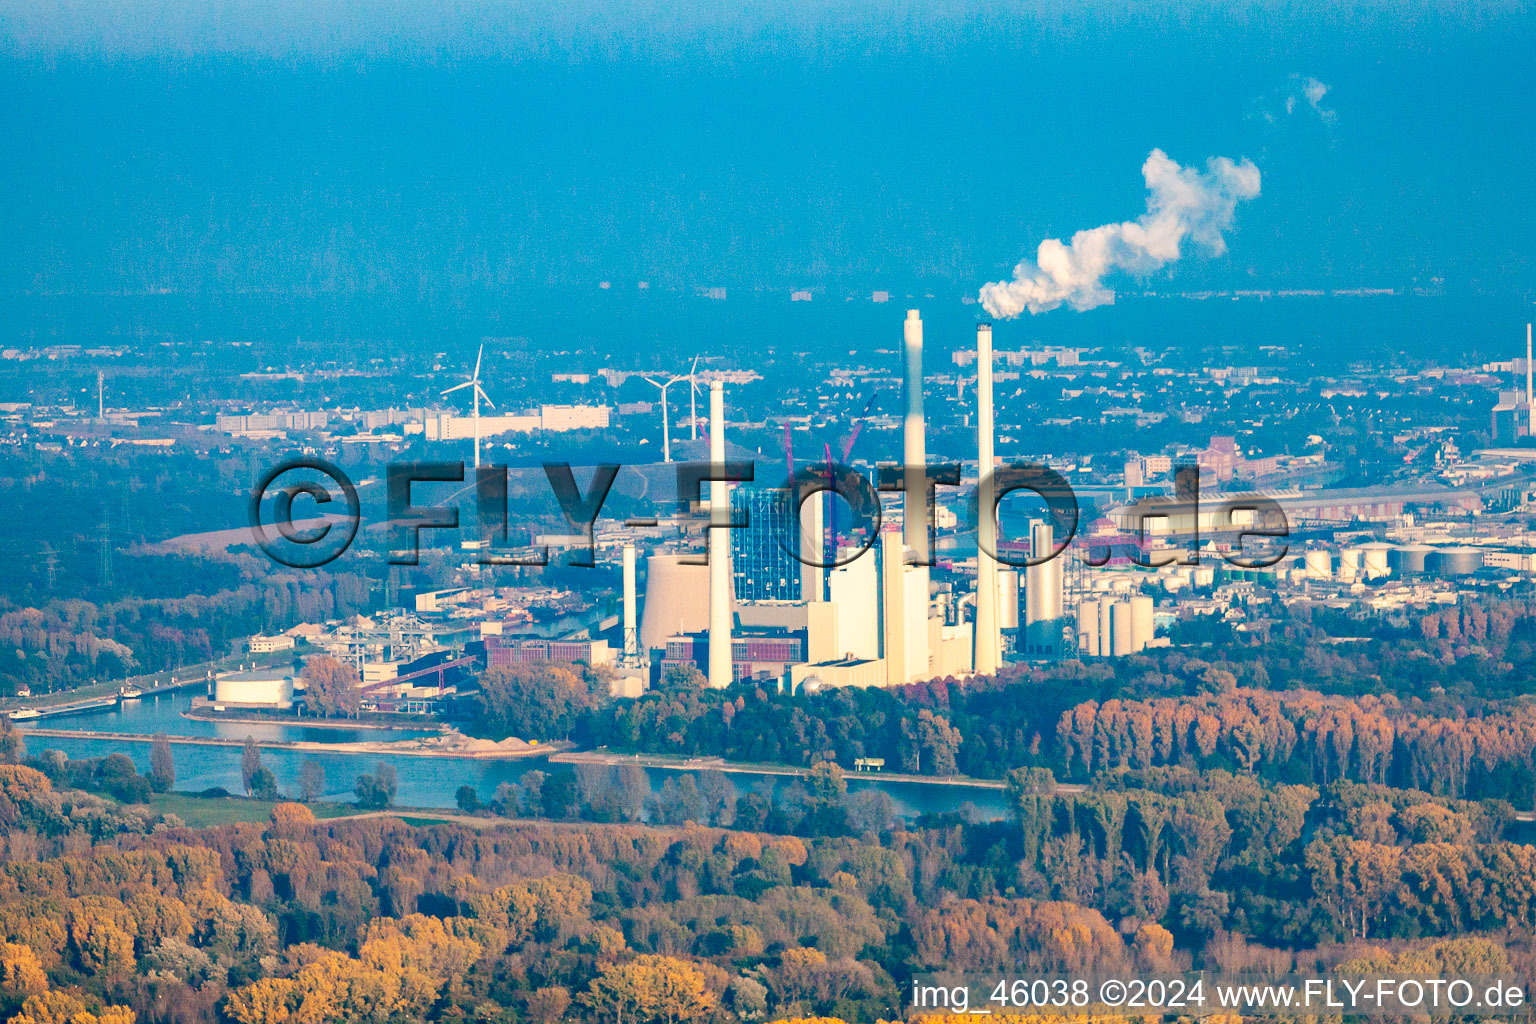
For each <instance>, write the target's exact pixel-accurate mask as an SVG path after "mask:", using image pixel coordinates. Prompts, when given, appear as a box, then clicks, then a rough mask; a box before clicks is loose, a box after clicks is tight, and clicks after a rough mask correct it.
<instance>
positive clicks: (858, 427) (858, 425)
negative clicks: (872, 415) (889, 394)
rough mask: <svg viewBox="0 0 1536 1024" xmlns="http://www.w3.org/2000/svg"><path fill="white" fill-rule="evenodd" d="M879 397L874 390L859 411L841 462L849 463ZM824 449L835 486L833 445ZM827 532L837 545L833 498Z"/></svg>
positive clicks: (830, 504)
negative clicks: (870, 411) (862, 409)
mask: <svg viewBox="0 0 1536 1024" xmlns="http://www.w3.org/2000/svg"><path fill="white" fill-rule="evenodd" d="M878 397H880V392H878V391H875V392H872V393H871V394H870V396H869V401H867V402H865V403H864V411H863V412H861V413H859V415H858V416H856V417H854V421H853V429H852V430H850V431H848V437H847V438H846V439H845V440H844V441H843V451H842V456H843V457H842V459H841V462H842V464H843V465H845V466H846V465H847V464H848V456H849V455H850V454H852V452H853V446H854V443H855V442H857V441H858V439H859V432H860V431H862V430H863V429H864V422H865V419H866V418H867V417H868V416H869V410H870V409H872V408H874V405H875V399H876V398H878ZM823 449H824V451H825V452H826V457H827V486H828V487H833V483H834V481H833V478H832V446H831V445H830V444H826V445H823ZM827 532H828V533H829V534H831V536H832V544H833V546H834V547H835V546H836V544H837V502H835V501H831V500H829V501H828V502H827Z"/></svg>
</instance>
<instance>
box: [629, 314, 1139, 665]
mask: <svg viewBox="0 0 1536 1024" xmlns="http://www.w3.org/2000/svg"><path fill="white" fill-rule="evenodd" d="M902 341H903V345H902V370H903V388H902V390H903V396H904V403H903V404H904V409H903V414H902V422H901V426H902V471H903V476H902V481H901V485H900V496H899V506H900V516H901V525H900V527H897V526H895V525H894V524H892V525H887V526H886V527H884V528H882V529H881V530H880V531H879V532H878V533H877V535H875V536H874V537H872V538H870V539H869V540H868V541H867V542H866V543H867V546H866V547H865V548H864V549H863V550H861V551H856V550H854V549H849V548H847V547H843V548H842V549H840V550H836V551H835V552H833V553H834V554H835V555H836V558H835V559H830V560H829V559H827V558H826V554H827V552H828V547H829V544H828V537H827V535H826V532H825V527H826V521H827V518H828V517H827V516H826V515H824V508H825V507H826V502H827V501H828V500H829V496H828V495H826V494H822V493H817V494H814V495H812V496H811V497H810V498H808V499H807V500H806V501H805V502H804V503H803V504H802V505H801V506H800V508H799V515H798V518H796V517H795V515H794V513H793V510H792V509H788V510H787V509H786V507H785V506H784V505H783V503H782V502H781V501H778V502H776V501H774V500H773V499H775V498H776V496H775V495H774V494H773V493H772V492H771V491H769V490H766V489H761V488H755V487H753V486H746V485H744V486H743V487H741V488H733V487H732V486H731V485H730V484H728V483H726V482H723V481H717V480H712V481H710V482H709V483H708V488H709V490H708V507H709V512H710V517H711V522H712V523H725V522H726V521H728V517H730V516H731V514H732V509H733V508H734V509H735V511H736V513H737V515H738V517H740V516H741V515H745V516H746V518H747V526H746V528H745V529H740V530H737V529H727V528H725V527H724V526H714V525H712V526H711V527H710V528H709V529H708V530H706V546H707V549H708V559H707V565H706V564H705V563H704V562H703V561H700V562H698V564H693V563H694V561H695V559H696V557H697V556H692V557H690V556H687V555H685V554H683V553H681V552H678V553H669V552H664V551H659V552H656V553H653V554H652V555H651V556H650V557H649V558H647V559H646V576H647V579H646V583H645V595H646V600H645V606H644V612H643V616H642V617H641V618H640V620H639V624H638V627H636V626H635V625H634V622H635V616H634V610H633V608H632V607H631V605H632V599H633V594H632V589H631V588H632V587H633V586H634V581H633V578H632V577H633V571H634V555H633V552H632V549H629V550H626V553H625V588H626V593H625V605H624V615H625V618H624V630H625V633H624V636H625V644H624V656H623V659H622V660H623V661H624V662H625V663H635V664H639V665H643V666H650V665H651V664H653V663H654V662H655V661H656V659H657V657H658V656H659V658H660V664H661V666H662V667H663V669H669V667H671V666H694V667H697V668H698V669H700V670H702V672H703V674H704V676H705V678H706V680H707V683H708V685H709V686H711V687H717V688H718V687H725V686H729V685H731V684H732V683H733V682H735V681H736V680H737V679H743V678H753V677H757V678H761V677H762V675H761V674H762V673H763V672H767V673H768V675H769V677H770V678H771V677H772V676H773V675H775V674H777V673H778V672H779V671H780V670H782V676H781V677H780V681H781V682H783V681H784V679H787V681H788V683H789V685H790V686H791V687H794V688H800V687H807V688H810V689H815V688H818V687H826V686H895V685H902V684H905V683H910V682H914V681H920V680H924V679H931V678H943V677H945V676H960V677H963V676H967V675H970V674H972V673H981V674H995V673H996V672H997V671H998V670H999V669H1000V668H1001V667H1002V665H1003V662H1004V659H1005V657H1007V656H1008V655H1009V654H1010V653H1011V654H1012V655H1013V656H1022V657H1024V658H1026V659H1030V660H1051V659H1058V658H1065V657H1069V656H1073V655H1074V654H1075V655H1076V656H1079V657H1113V656H1117V655H1125V654H1130V653H1134V652H1135V651H1139V650H1142V649H1144V648H1145V647H1146V646H1147V645H1148V644H1149V643H1152V642H1153V639H1154V637H1153V603H1152V599H1151V598H1148V597H1142V596H1127V597H1125V598H1123V599H1119V600H1112V599H1106V600H1099V599H1096V598H1095V599H1090V600H1082V601H1078V602H1077V603H1075V604H1074V605H1073V613H1074V614H1073V615H1071V616H1069V615H1068V614H1066V612H1064V606H1065V605H1066V601H1067V595H1066V586H1065V579H1064V576H1065V574H1064V564H1065V558H1064V557H1062V556H1060V555H1059V554H1058V553H1057V552H1056V550H1055V548H1056V531H1055V526H1054V524H1053V523H1052V522H1049V521H1035V522H1032V523H1031V524H1030V529H1029V551H1030V562H1032V563H1034V564H1030V565H1028V566H1027V567H1026V568H1023V569H1019V568H1014V567H1012V566H1004V565H1000V564H999V551H998V547H999V544H1000V543H1001V542H1002V536H1001V534H1002V530H1001V529H1000V524H999V521H998V519H999V516H998V512H999V508H998V501H997V490H996V485H995V483H994V480H993V471H994V469H995V464H996V462H997V458H996V452H995V433H996V411H995V404H994V394H993V388H994V372H993V364H994V355H995V353H994V350H993V344H992V326H991V325H990V324H979V325H978V326H977V328H976V340H975V361H976V390H975V395H976V397H975V408H976V424H975V425H976V465H977V492H976V502H977V504H976V508H977V513H976V548H977V550H976V574H975V584H974V590H973V591H972V590H970V589H969V588H964V589H961V590H958V591H957V590H956V589H955V583H954V582H953V580H952V577H948V576H947V575H946V578H945V579H944V580H943V581H942V582H939V583H938V584H935V582H934V579H933V578H932V573H931V571H930V568H929V564H928V563H930V562H932V561H933V557H932V556H933V554H934V552H933V551H932V550H930V545H931V540H932V538H931V537H930V509H929V508H928V478H929V472H928V469H927V442H926V426H927V425H926V420H925V418H924V412H923V320H922V316H921V314H920V311H918V310H916V309H912V310H908V311H907V313H906V317H905V320H904V321H903V324H902ZM683 379H686V378H683ZM724 406H725V397H724V391H723V385H722V383H721V382H720V381H718V380H715V381H712V382H711V383H710V385H709V420H708V424H709V459H710V463H711V464H712V465H713V466H714V467H716V468H717V469H719V468H722V467H723V466H724V463H725V460H726V438H725V408H724ZM787 438H788V433H787V431H786V450H787V449H788V441H787ZM665 448H666V446H665V435H664V445H663V457H665V456H666V455H667V454H669V453H668V452H666V450H665ZM790 468H791V473H793V460H792V458H791V466H790ZM894 504H896V502H893V505H894ZM892 511H894V508H893V509H892ZM786 512H787V514H786ZM738 521H739V518H738ZM749 531H758V532H761V533H762V534H763V536H758V535H757V534H756V533H753V534H752V535H750V536H749V535H748V533H749ZM781 534H782V535H783V536H782V537H781V536H780V535H781ZM832 542H833V544H836V543H838V539H837V538H836V537H834V538H832ZM791 549H792V550H793V552H794V553H795V554H797V555H798V556H799V557H798V558H795V557H793V556H792V555H791V553H790V552H791ZM820 563H826V565H827V566H829V567H824V566H823V565H822V564H820ZM1021 583H1022V589H1023V601H1022V606H1023V607H1022V614H1021V609H1020V605H1021V601H1020V589H1021ZM961 586H962V587H964V584H961ZM967 604H969V605H970V606H971V609H972V614H971V616H970V618H969V620H968V619H967V617H966V615H965V607H966V605H967ZM1005 634H1006V637H1005ZM1074 636H1075V638H1076V640H1075V644H1074V641H1073V639H1072V638H1073V637H1074ZM631 637H633V644H634V647H633V649H631ZM1005 641H1006V642H1005Z"/></svg>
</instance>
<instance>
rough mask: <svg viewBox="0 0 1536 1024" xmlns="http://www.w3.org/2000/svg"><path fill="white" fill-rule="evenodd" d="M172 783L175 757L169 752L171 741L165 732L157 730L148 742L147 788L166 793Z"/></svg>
mask: <svg viewBox="0 0 1536 1024" xmlns="http://www.w3.org/2000/svg"><path fill="white" fill-rule="evenodd" d="M174 785H176V759H175V757H173V756H172V754H171V741H170V738H169V737H167V736H166V735H165V733H163V732H157V733H155V736H154V739H152V740H150V743H149V788H150V789H153V790H154V791H155V792H156V793H168V792H170V790H171V787H172V786H174Z"/></svg>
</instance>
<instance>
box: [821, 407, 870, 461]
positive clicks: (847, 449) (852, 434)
mask: <svg viewBox="0 0 1536 1024" xmlns="http://www.w3.org/2000/svg"><path fill="white" fill-rule="evenodd" d="M879 397H880V392H878V391H876V392H874V393H873V394H871V395H870V396H869V401H867V402H865V403H864V411H863V412H861V413H859V414H858V416H856V417H854V420H853V429H852V430H850V431H849V432H848V439H847V440H846V441H844V442H843V463H844V464H845V465H846V464H847V462H848V456H849V454H850V453H851V452H852V451H853V445H854V443H855V442H856V441H858V439H859V432H860V431H861V430H863V429H864V422H865V420H866V418H867V417H868V416H869V410H870V409H872V408H874V406H875V399H877V398H879ZM828 457H829V458H830V454H829V456H828Z"/></svg>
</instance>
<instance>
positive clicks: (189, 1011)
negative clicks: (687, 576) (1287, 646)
mask: <svg viewBox="0 0 1536 1024" xmlns="http://www.w3.org/2000/svg"><path fill="white" fill-rule="evenodd" d="M7 735H8V736H10V734H7ZM3 749H4V751H5V753H6V754H7V755H8V756H9V757H10V758H11V759H12V760H13V761H14V760H17V759H19V760H22V761H26V762H27V763H10V764H5V765H0V825H3V828H0V1012H3V1013H4V1014H5V1015H6V1016H5V1019H7V1020H8V1021H9V1022H10V1024H54V1022H57V1024H66V1022H67V1024H92V1022H97V1024H106V1022H110V1024H130V1022H139V1024H150V1022H167V1024H169V1022H178V1024H179V1022H187V1024H190V1022H201V1021H210V1022H211V1021H234V1022H238V1024H266V1022H274V1024H275V1022H301V1021H304V1022H317V1024H318V1022H357V1024H362V1022H374V1021H420V1020H433V1021H438V1020H441V1021H461V1020H475V1021H497V1022H499V1021H505V1022H514V1021H516V1022H521V1021H533V1022H553V1021H557V1020H581V1021H592V1022H607V1021H612V1022H614V1024H624V1022H647V1024H678V1022H682V1021H694V1020H697V1021H714V1022H720V1024H729V1022H734V1021H762V1020H774V1019H783V1018H799V1017H806V1016H831V1017H836V1018H840V1019H842V1020H845V1021H861V1022H874V1021H877V1020H892V1019H900V1017H901V1015H902V1013H903V999H902V992H903V990H904V986H905V985H907V984H909V981H910V979H911V978H912V977H913V976H915V975H919V974H925V973H927V972H933V971H951V972H958V971H969V972H986V971H1008V972H1019V971H1072V972H1081V971H1089V970H1121V971H1135V970H1142V971H1180V970H1190V969H1214V970H1223V971H1252V970H1261V971H1266V972H1270V973H1283V972H1285V971H1289V970H1297V969H1299V970H1324V971H1326V970H1329V969H1332V968H1335V967H1337V966H1339V965H1341V964H1345V963H1349V964H1353V965H1359V964H1362V963H1364V964H1377V965H1383V966H1386V965H1391V964H1395V963H1401V962H1405V961H1404V958H1410V959H1411V960H1412V962H1413V963H1415V964H1418V965H1421V966H1422V967H1423V968H1424V969H1428V970H1458V971H1462V972H1472V971H1483V972H1490V973H1491V972H1504V973H1512V974H1520V975H1527V974H1529V972H1530V970H1531V968H1532V966H1533V964H1536V958H1533V955H1532V950H1531V946H1530V942H1529V936H1530V935H1531V933H1532V930H1533V929H1536V911H1533V907H1536V901H1533V900H1532V898H1531V893H1533V892H1536V852H1533V850H1532V848H1531V847H1529V846H1526V845H1523V844H1519V843H1515V842H1512V841H1510V839H1509V838H1507V837H1506V833H1507V832H1508V830H1509V828H1510V819H1511V814H1510V809H1509V808H1508V806H1507V805H1504V804H1499V803H1495V802H1485V803H1475V802H1468V801H1460V800H1453V799H1449V798H1445V797H1435V796H1431V795H1429V794H1426V793H1423V792H1415V791H1409V790H1401V789H1390V788H1387V787H1384V786H1380V785H1367V784H1360V783H1352V782H1334V783H1330V784H1328V785H1327V786H1324V787H1321V788H1318V787H1313V786H1308V785H1290V786H1274V785H1268V784H1265V783H1262V782H1260V781H1259V780H1258V779H1257V778H1255V777H1253V776H1252V775H1233V774H1231V773H1227V772H1224V771H1196V770H1193V769H1189V768H1182V767H1178V768H1149V769H1142V770H1116V771H1112V772H1103V773H1100V774H1099V775H1098V776H1097V777H1096V780H1095V782H1094V783H1093V784H1092V785H1091V786H1089V787H1088V788H1086V789H1084V790H1080V791H1072V792H1065V791H1062V790H1061V789H1060V788H1059V787H1058V785H1057V784H1056V782H1055V780H1054V779H1053V778H1052V777H1051V776H1050V774H1049V773H1048V772H1046V771H1045V770H1043V769H1021V770H1018V771H1016V772H1014V773H1013V774H1012V775H1011V776H1010V778H1009V782H1008V793H1009V796H1010V802H1011V804H1012V806H1013V809H1014V813H1013V815H1012V817H1011V818H1010V819H1009V820H1007V821H999V822H974V821H967V820H965V818H964V817H963V816H959V815H949V816H942V817H938V818H931V819H928V820H925V821H920V822H916V823H901V822H899V821H897V820H895V819H894V818H893V817H891V816H890V815H889V814H888V813H886V814H884V815H882V814H880V813H878V810H879V809H878V808H874V809H872V808H870V807H868V806H860V805H859V802H858V801H857V800H855V799H853V798H850V796H849V795H848V793H847V791H846V787H845V786H844V784H843V779H842V775H841V772H840V771H839V770H838V769H837V768H836V767H835V766H833V765H830V764H823V765H819V766H817V768H816V769H815V770H814V771H813V772H812V773H811V774H810V775H809V776H808V777H807V779H806V780H805V782H804V783H803V785H802V786H801V787H799V790H798V791H796V792H792V793H791V794H790V795H789V796H788V797H786V798H785V801H784V802H785V803H786V804H789V805H792V806H784V807H780V806H778V805H777V804H776V802H775V801H772V800H770V801H769V803H770V808H769V816H770V818H771V822H765V820H764V819H763V818H762V817H759V816H757V814H756V812H755V811H754V808H753V806H752V805H753V801H754V797H755V796H756V795H755V794H754V795H749V796H744V797H742V798H740V799H739V800H738V801H737V802H736V805H735V806H728V805H722V804H721V803H720V802H719V801H718V799H715V800H714V802H713V803H712V802H711V799H712V798H711V796H710V794H711V793H714V792H716V791H715V789H714V787H713V786H712V785H711V783H710V781H709V780H708V779H706V778H700V779H698V780H697V781H695V780H693V779H691V778H689V779H687V781H688V786H686V787H685V786H682V785H679V786H678V787H676V788H677V789H678V790H684V789H687V790H690V791H691V795H690V793H681V794H676V793H675V794H673V795H672V796H671V797H663V798H662V799H661V800H657V799H656V798H652V802H653V805H655V804H660V803H663V802H669V806H668V807H667V808H665V809H664V808H662V807H660V806H652V807H651V808H649V812H650V813H649V814H647V813H646V810H647V809H646V808H644V807H642V806H637V805H636V803H635V801H634V799H633V798H634V797H636V796H638V792H637V791H636V790H635V789H634V787H633V786H629V787H626V786H625V784H624V781H623V780H622V779H621V778H618V777H616V776H617V774H618V772H617V770H612V769H608V770H604V769H596V768H591V767H590V766H584V767H588V769H589V770H586V771H584V772H581V773H579V774H578V773H567V774H569V776H570V780H569V781H568V782H565V783H561V784H557V785H553V786H552V785H551V784H552V782H553V777H550V778H545V779H538V780H529V782H528V783H527V784H525V785H524V786H521V787H516V789H517V790H518V791H517V792H506V793H501V794H498V795H497V797H496V799H497V801H498V803H497V805H496V806H495V807H494V808H493V809H494V810H497V811H501V812H504V813H508V814H523V815H539V816H546V817H547V816H556V817H561V818H563V819H565V820H523V821H508V820H503V821H497V820H493V819H487V820H486V821H485V822H484V825H485V827H484V828H478V829H477V828H473V827H469V826H468V825H461V824H441V825H434V826H431V827H413V826H411V825H409V824H407V823H405V822H403V821H401V820H399V819H397V818H393V817H367V818H351V819H345V818H343V819H336V820H317V819H316V817H315V815H314V814H313V813H312V811H311V809H310V808H309V807H307V806H305V805H303V804H300V803H279V804H277V805H275V806H274V807H273V809H272V811H271V815H270V819H269V820H268V821H266V822H265V823H254V824H235V825H228V826H222V827H216V828H208V829H201V830H199V829H192V828H188V827H186V826H185V825H183V824H182V823H181V822H180V821H179V820H177V819H176V818H174V817H173V816H166V815H160V814H156V813H153V812H150V811H148V810H147V809H146V808H144V807H142V806H138V805H133V804H123V803H119V802H117V801H114V800H107V799H103V798H102V797H100V796H94V795H91V794H88V793H84V792H80V791H78V790H73V789H64V788H59V787H57V786H56V785H55V784H54V782H53V781H52V779H51V778H50V775H49V774H48V772H45V771H44V770H43V769H48V770H49V771H51V772H52V773H53V774H55V775H59V774H60V773H61V772H64V771H67V770H69V769H68V767H67V766H66V765H64V764H61V763H60V759H59V758H58V757H57V756H56V755H44V756H42V757H39V758H37V759H35V760H34V759H29V758H27V755H26V753H25V751H24V750H22V749H20V746H19V744H16V743H15V742H14V739H13V738H11V739H8V741H7V743H6V744H4V746H3ZM34 765H35V766H36V767H34ZM75 767H76V768H78V767H79V766H75ZM76 777H77V778H83V777H84V776H83V775H82V774H81V773H79V772H78V771H77V773H76ZM685 778H686V777H685ZM565 787H569V788H570V789H571V790H572V792H573V794H574V799H572V800H571V801H569V802H567V803H564V804H561V803H559V802H558V801H556V800H552V799H550V793H552V792H553V791H556V790H561V789H563V788H565ZM626 792H628V793H629V795H630V799H629V800H628V801H626V799H625V798H624V794H625V793H626ZM872 812H873V813H872ZM581 815H584V816H586V817H587V818H594V817H602V818H606V819H607V822H606V823H603V822H598V821H584V820H578V816H581ZM679 815H687V817H685V818H684V819H683V820H682V821H681V822H680V823H678V824H668V823H667V821H668V820H672V819H675V818H677V817H678V816H679ZM642 817H648V818H649V819H650V823H648V824H643V823H641V822H640V820H639V819H641V818H642ZM706 820H713V821H715V822H717V823H718V824H715V825H709V824H704V822H705V821H706ZM767 823H771V824H773V825H774V826H783V825H786V824H788V825H792V826H793V827H794V828H795V829H796V830H797V831H799V832H800V833H801V834H800V835H790V834H785V833H782V832H777V831H773V830H771V829H765V828H764V824H767ZM1257 936H1262V937H1263V941H1262V942H1260V941H1257V939H1256V938H1255V937H1257Z"/></svg>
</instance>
